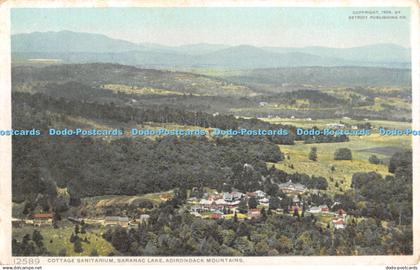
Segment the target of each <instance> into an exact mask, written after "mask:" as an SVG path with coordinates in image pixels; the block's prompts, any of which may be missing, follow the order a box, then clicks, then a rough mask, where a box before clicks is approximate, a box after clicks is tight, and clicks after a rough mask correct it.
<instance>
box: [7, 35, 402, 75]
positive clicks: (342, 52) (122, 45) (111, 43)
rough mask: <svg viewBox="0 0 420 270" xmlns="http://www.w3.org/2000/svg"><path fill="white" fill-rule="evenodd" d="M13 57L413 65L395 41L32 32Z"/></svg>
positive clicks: (145, 63)
mask: <svg viewBox="0 0 420 270" xmlns="http://www.w3.org/2000/svg"><path fill="white" fill-rule="evenodd" d="M12 58H13V60H15V61H19V60H20V61H21V60H29V59H40V58H42V59H51V58H53V59H59V60H60V61H61V62H64V63H86V62H112V63H119V64H127V65H135V66H141V67H152V68H176V67H223V68H240V69H256V68H277V67H298V66H381V67H393V68H409V67H410V49H408V48H404V47H401V46H398V45H395V44H375V45H370V46H363V47H354V48H345V49H343V48H327V47H303V48H282V47H255V46H248V45H241V46H228V45H223V44H192V45H183V46H176V47H175V46H174V47H170V46H164V45H159V44H153V43H141V44H136V43H132V42H129V41H124V40H118V39H112V38H109V37H107V36H105V35H101V34H90V33H79V32H71V31H60V32H33V33H29V34H17V35H13V36H12Z"/></svg>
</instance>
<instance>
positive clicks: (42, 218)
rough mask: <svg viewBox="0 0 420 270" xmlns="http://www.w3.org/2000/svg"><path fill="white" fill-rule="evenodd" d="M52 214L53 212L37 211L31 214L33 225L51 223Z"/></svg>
mask: <svg viewBox="0 0 420 270" xmlns="http://www.w3.org/2000/svg"><path fill="white" fill-rule="evenodd" d="M53 218H54V215H53V213H38V214H34V215H33V221H34V225H35V226H41V225H52V223H53Z"/></svg>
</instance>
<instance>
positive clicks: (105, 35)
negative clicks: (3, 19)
mask: <svg viewBox="0 0 420 270" xmlns="http://www.w3.org/2000/svg"><path fill="white" fill-rule="evenodd" d="M60 32H71V33H77V34H91V35H100V36H104V37H107V38H109V39H113V40H117V41H123V42H129V43H132V44H134V45H144V44H149V45H157V46H162V47H169V48H176V47H183V46H192V45H211V46H228V47H239V46H251V47H256V48H284V49H288V48H291V49H295V48H296V49H304V48H314V47H319V48H328V49H352V48H362V47H370V46H375V45H393V46H398V47H401V48H404V49H411V47H406V46H403V45H401V44H397V43H391V42H378V43H369V44H364V45H357V46H351V47H330V46H323V45H308V46H276V45H272V46H269V45H264V46H260V45H255V44H249V43H239V44H227V43H210V42H196V43H183V44H177V45H168V44H163V43H157V42H147V41H143V42H136V41H132V40H127V39H124V38H118V37H113V36H110V35H108V34H104V33H98V32H81V31H74V30H68V29H63V30H59V31H53V30H50V31H32V32H18V33H11V35H10V36H16V35H25V34H35V33H43V34H44V33H60Z"/></svg>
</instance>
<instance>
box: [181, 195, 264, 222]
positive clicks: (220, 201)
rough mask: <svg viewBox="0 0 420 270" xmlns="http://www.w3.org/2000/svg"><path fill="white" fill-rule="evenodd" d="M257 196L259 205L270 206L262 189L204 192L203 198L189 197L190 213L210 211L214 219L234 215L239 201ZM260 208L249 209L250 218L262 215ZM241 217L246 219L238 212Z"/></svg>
mask: <svg viewBox="0 0 420 270" xmlns="http://www.w3.org/2000/svg"><path fill="white" fill-rule="evenodd" d="M250 198H255V199H256V200H257V201H258V203H259V205H262V206H264V207H268V206H269V199H268V198H267V195H266V193H265V192H264V191H262V190H256V191H254V192H246V193H242V192H239V191H232V192H224V193H217V192H215V193H213V194H204V196H203V198H201V199H199V198H196V197H191V198H189V199H188V203H189V204H190V205H191V207H190V213H191V214H193V215H195V216H197V217H201V213H203V212H210V213H211V214H210V215H209V217H210V218H212V219H220V218H224V217H225V216H226V215H232V214H234V213H235V212H237V211H236V210H237V208H238V206H239V203H240V202H241V200H243V199H250ZM260 211H261V210H260V209H248V214H247V215H246V217H248V218H256V217H257V216H259V215H260ZM237 215H239V219H244V218H245V216H244V215H241V214H238V213H237Z"/></svg>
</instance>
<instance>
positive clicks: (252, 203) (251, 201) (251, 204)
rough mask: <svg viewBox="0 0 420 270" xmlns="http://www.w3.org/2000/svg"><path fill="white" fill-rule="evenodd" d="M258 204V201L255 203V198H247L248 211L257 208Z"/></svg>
mask: <svg viewBox="0 0 420 270" xmlns="http://www.w3.org/2000/svg"><path fill="white" fill-rule="evenodd" d="M258 204H259V203H258V201H257V199H256V198H255V197H251V198H249V200H248V206H249V208H250V209H254V208H257V206H258Z"/></svg>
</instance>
